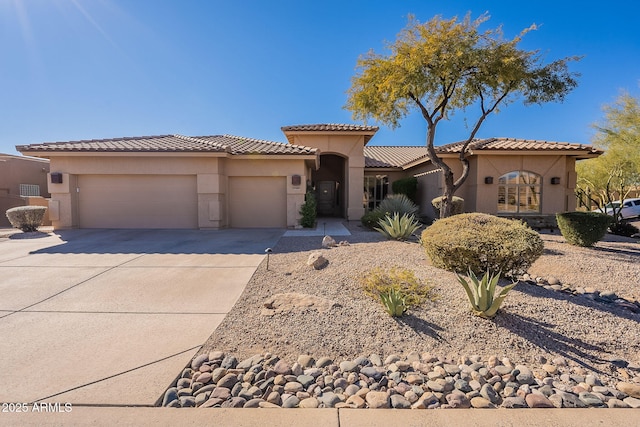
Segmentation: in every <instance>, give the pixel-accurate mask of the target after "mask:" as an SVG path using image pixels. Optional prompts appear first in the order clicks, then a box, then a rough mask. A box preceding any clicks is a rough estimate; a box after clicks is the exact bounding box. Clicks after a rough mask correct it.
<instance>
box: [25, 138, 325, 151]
mask: <svg viewBox="0 0 640 427" xmlns="http://www.w3.org/2000/svg"><path fill="white" fill-rule="evenodd" d="M16 148H17V150H18V151H30V152H33V151H38V152H54V151H56V152H70V151H73V152H77V151H83V152H88V151H92V152H100V153H104V152H167V153H171V152H208V153H225V152H226V153H231V154H249V153H251V154H315V153H316V151H317V150H316V149H315V148H309V147H302V146H299V145H290V144H284V143H280V142H271V141H263V140H259V139H251V138H242V137H237V136H231V135H213V136H198V137H191V136H184V135H158V136H141V137H130V138H111V139H91V140H81V141H68V142H45V143H41V144H30V145H19V146H17V147H16Z"/></svg>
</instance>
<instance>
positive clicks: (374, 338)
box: [164, 224, 640, 408]
mask: <svg viewBox="0 0 640 427" xmlns="http://www.w3.org/2000/svg"><path fill="white" fill-rule="evenodd" d="M349 227H350V230H351V232H352V235H351V236H348V237H344V238H343V237H336V240H339V239H344V240H346V241H348V242H349V244H348V245H346V244H345V245H340V246H337V247H333V248H330V249H322V248H321V241H322V238H321V237H283V238H281V239H280V241H279V243H278V245H277V246H276V247H274V248H273V253H272V254H271V256H270V259H269V268H268V270H267V266H266V260H265V262H263V263H262V264H261V265H260V267H258V270H257V271H256V273H255V274H254V276H253V277H252V279H251V280H250V282H249V283H248V285H247V287H246V289H245V292H244V293H243V295H242V296H241V297H240V300H239V301H238V303H237V304H236V305H235V306H234V308H233V309H232V311H231V312H230V313H229V314H228V316H227V317H226V318H225V320H224V321H223V323H222V324H221V325H220V326H219V327H218V328H217V329H216V330H215V331H214V333H213V334H212V336H211V337H210V338H209V340H208V341H207V342H206V344H205V345H204V347H203V349H202V350H201V352H200V356H199V357H200V360H199V362H198V364H197V366H195V367H194V366H192V367H190V368H188V369H186V370H185V372H183V373H182V374H181V375H180V376H181V377H183V378H182V381H179V382H178V383H177V384H174V385H175V386H176V387H175V388H171V389H169V391H168V392H167V395H165V396H164V404H165V405H166V406H245V405H249V406H272V405H277V406H294V407H295V406H302V407H317V406H321V407H322V406H328V407H340V406H348V407H377V405H382V406H381V407H385V405H388V406H390V407H416V408H422V407H424V408H427V407H495V406H502V407H520V406H522V407H527V406H529V407H544V406H545V405H546V406H549V405H551V406H556V407H581V406H609V407H618V406H621V407H629V406H631V407H638V406H640V328H639V327H638V322H639V321H640V305H639V304H638V303H637V301H638V299H640V244H639V243H638V239H632V238H618V237H615V236H611V237H609V236H608V237H607V238H605V240H604V241H603V242H599V243H597V244H596V245H595V247H594V248H577V247H573V246H570V245H568V244H567V243H565V241H564V239H563V238H562V236H560V235H559V234H558V233H555V234H553V233H543V234H542V238H543V240H544V242H545V252H544V254H543V256H542V257H541V258H540V259H539V260H538V261H536V262H535V263H534V265H533V266H532V267H531V268H530V269H529V275H527V276H524V277H523V278H522V280H521V281H520V282H519V283H518V285H517V286H516V287H515V288H514V289H513V291H511V293H510V294H509V296H508V297H507V299H506V300H505V302H504V303H503V305H502V309H501V310H500V311H499V312H498V315H497V316H496V317H495V318H494V319H491V320H486V319H482V318H479V317H476V316H474V315H472V314H471V312H470V311H469V305H468V302H467V299H466V295H465V293H464V290H463V288H462V286H460V284H459V283H458V282H457V280H456V276H455V275H454V274H453V273H450V272H447V271H443V270H440V269H437V268H434V267H432V266H431V265H430V264H429V260H428V258H427V256H426V255H425V253H424V250H423V249H422V248H421V247H420V245H419V244H418V243H417V242H396V241H386V240H383V239H382V238H381V236H380V235H379V234H378V233H376V232H370V231H365V230H363V229H362V228H361V227H360V226H359V225H357V224H349ZM314 252H320V253H321V254H322V255H323V256H324V257H325V258H326V259H327V260H328V264H327V265H326V266H324V267H323V268H321V269H318V270H316V269H314V268H313V267H310V266H309V265H307V260H308V258H309V256H310V254H312V253H314ZM394 266H397V267H402V268H407V269H410V270H412V271H413V272H414V273H415V275H416V277H418V278H419V279H420V281H421V282H422V283H425V284H429V285H431V286H433V289H434V292H435V294H436V295H437V299H435V300H434V301H432V302H428V303H427V304H425V305H424V306H423V307H420V308H417V309H413V310H410V311H409V312H408V313H407V314H406V315H405V316H403V317H402V318H391V317H390V316H389V315H388V314H387V313H386V312H385V311H384V309H383V307H382V305H381V304H380V302H379V301H376V300H373V299H372V298H370V297H368V296H366V295H365V294H364V293H363V291H362V287H361V284H360V281H359V280H360V278H361V277H362V276H363V275H364V274H365V273H366V272H368V271H370V270H371V269H373V268H375V267H383V268H391V267H394ZM506 283H508V282H502V284H503V285H504V284H506ZM280 294H282V295H285V296H287V297H288V299H287V298H285V299H279V298H280V297H282V295H280ZM292 294H295V295H292ZM319 361H322V363H318V362H319ZM238 364H241V366H240V367H238ZM363 371H364V372H363ZM260 372H262V374H260ZM203 373H207V374H208V375H205V376H204V377H202V378H201V379H200V378H198V377H199V376H200V375H201V374H203ZM212 374H215V375H212ZM229 375H231V376H232V377H234V378H235V379H233V378H231V379H230V378H229V377H228V376H229ZM212 377H215V379H216V380H217V381H215V382H214V381H213V379H212ZM224 377H227V379H226V381H227V382H228V384H222V385H226V386H228V387H222V385H220V384H218V382H219V381H222V379H223V378H224ZM258 377H260V378H258ZM299 377H304V378H303V382H304V381H307V382H308V383H305V384H302V386H300V385H299V384H301V383H300V378H299ZM309 377H311V378H312V379H310V378H309ZM331 378H332V379H331ZM205 380H206V382H205ZM294 383H295V384H294ZM487 384H489V385H490V386H491V387H489V386H487ZM350 386H352V387H350ZM204 387H207V388H206V389H204V391H200V390H202V389H203V388H204ZM220 387H222V388H221V389H220V390H218V391H216V389H217V388H220ZM300 387H302V388H300ZM348 387H350V389H349V391H348V392H347V388H348ZM223 389H228V391H229V394H228V395H227V393H226V390H223ZM198 391H200V392H199V393H198ZM274 392H275V393H276V394H277V395H278V396H276V395H275V394H273V393H274ZM329 393H330V394H329ZM369 393H378V394H376V395H374V394H372V395H371V396H369ZM380 393H382V394H380ZM635 393H638V394H637V395H635ZM174 394H175V396H174ZM196 394H201V396H200V397H199V398H198V399H196V397H197V396H196ZM212 394H213V397H212ZM383 395H384V396H383ZM216 396H217V397H216ZM220 396H223V397H224V399H222V398H221V397H220ZM353 396H357V397H353ZM394 396H397V397H394ZM531 396H533V397H531ZM540 396H542V397H540ZM554 396H555V397H554ZM292 397H295V399H291V401H289V402H288V403H286V404H285V402H286V401H287V399H290V398H292ZM543 397H544V399H543ZM213 398H215V399H218V400H211V399H213ZM308 399H312V400H308ZM625 399H626V400H625ZM196 400H197V404H196ZM377 400H380V401H381V402H382V403H381V402H378V401H377ZM248 402H251V403H248ZM303 402H304V403H303ZM376 402H377V403H376ZM394 402H395V403H394Z"/></svg>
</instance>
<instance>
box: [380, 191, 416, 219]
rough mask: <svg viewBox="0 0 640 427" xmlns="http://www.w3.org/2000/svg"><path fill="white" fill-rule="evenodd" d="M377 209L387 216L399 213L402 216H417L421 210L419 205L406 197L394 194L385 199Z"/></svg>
mask: <svg viewBox="0 0 640 427" xmlns="http://www.w3.org/2000/svg"><path fill="white" fill-rule="evenodd" d="M377 209H378V210H380V211H381V212H386V213H387V214H394V213H399V214H400V215H402V214H407V215H415V214H417V213H418V209H419V208H418V205H416V204H415V203H413V202H412V201H411V199H410V198H408V197H407V196H406V195H404V194H392V195H391V196H387V197H385V198H384V200H383V201H381V202H380V205H379V206H378V207H377Z"/></svg>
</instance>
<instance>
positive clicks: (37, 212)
mask: <svg viewBox="0 0 640 427" xmlns="http://www.w3.org/2000/svg"><path fill="white" fill-rule="evenodd" d="M46 210H47V208H46V207H44V206H18V207H16V208H11V209H9V210H7V212H6V215H7V218H8V219H9V222H10V223H11V225H12V226H13V227H14V228H19V229H20V230H22V231H24V232H29V231H36V230H38V227H40V226H41V225H42V221H43V220H44V213H45V212H46Z"/></svg>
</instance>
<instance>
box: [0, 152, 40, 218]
mask: <svg viewBox="0 0 640 427" xmlns="http://www.w3.org/2000/svg"><path fill="white" fill-rule="evenodd" d="M48 173H49V161H48V160H45V159H36V158H32V157H25V156H14V155H12V154H0V227H11V224H10V223H9V220H8V219H7V217H6V215H5V212H6V211H7V210H8V209H11V208H14V207H16V206H26V205H39V206H46V204H47V201H46V198H47V197H49V192H48V190H47V174H48ZM48 224H49V223H48V219H46V218H45V225H48Z"/></svg>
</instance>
